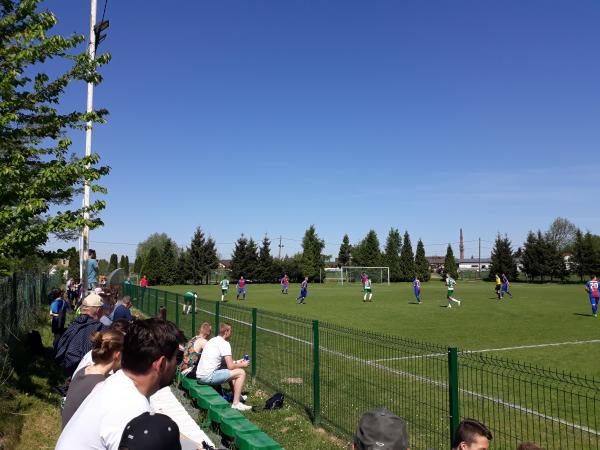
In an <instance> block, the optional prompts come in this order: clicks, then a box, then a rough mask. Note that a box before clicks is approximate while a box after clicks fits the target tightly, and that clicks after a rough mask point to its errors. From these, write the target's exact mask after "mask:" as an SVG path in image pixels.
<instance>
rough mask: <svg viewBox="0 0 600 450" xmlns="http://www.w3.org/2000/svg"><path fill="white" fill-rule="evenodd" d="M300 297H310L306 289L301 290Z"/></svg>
mask: <svg viewBox="0 0 600 450" xmlns="http://www.w3.org/2000/svg"><path fill="white" fill-rule="evenodd" d="M300 297H308V292H307V290H306V289H300Z"/></svg>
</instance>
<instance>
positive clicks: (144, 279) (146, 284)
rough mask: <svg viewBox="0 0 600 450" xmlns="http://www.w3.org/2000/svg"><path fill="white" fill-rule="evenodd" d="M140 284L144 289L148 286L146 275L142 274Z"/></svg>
mask: <svg viewBox="0 0 600 450" xmlns="http://www.w3.org/2000/svg"><path fill="white" fill-rule="evenodd" d="M140 286H141V287H143V288H144V289H146V288H147V287H148V279H147V278H146V275H144V276H143V277H142V279H141V280H140Z"/></svg>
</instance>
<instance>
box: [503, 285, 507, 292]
mask: <svg viewBox="0 0 600 450" xmlns="http://www.w3.org/2000/svg"><path fill="white" fill-rule="evenodd" d="M502 290H503V291H504V292H506V291H508V284H503V285H502Z"/></svg>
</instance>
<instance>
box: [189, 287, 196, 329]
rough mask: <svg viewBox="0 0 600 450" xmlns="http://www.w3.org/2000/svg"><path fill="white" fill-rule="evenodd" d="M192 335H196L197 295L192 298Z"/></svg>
mask: <svg viewBox="0 0 600 450" xmlns="http://www.w3.org/2000/svg"><path fill="white" fill-rule="evenodd" d="M190 336H196V296H195V295H194V299H193V300H192V334H191V335H190Z"/></svg>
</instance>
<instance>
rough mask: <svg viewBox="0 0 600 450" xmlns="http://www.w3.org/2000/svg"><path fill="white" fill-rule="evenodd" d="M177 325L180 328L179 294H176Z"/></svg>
mask: <svg viewBox="0 0 600 450" xmlns="http://www.w3.org/2000/svg"><path fill="white" fill-rule="evenodd" d="M175 325H177V328H179V294H175Z"/></svg>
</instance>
